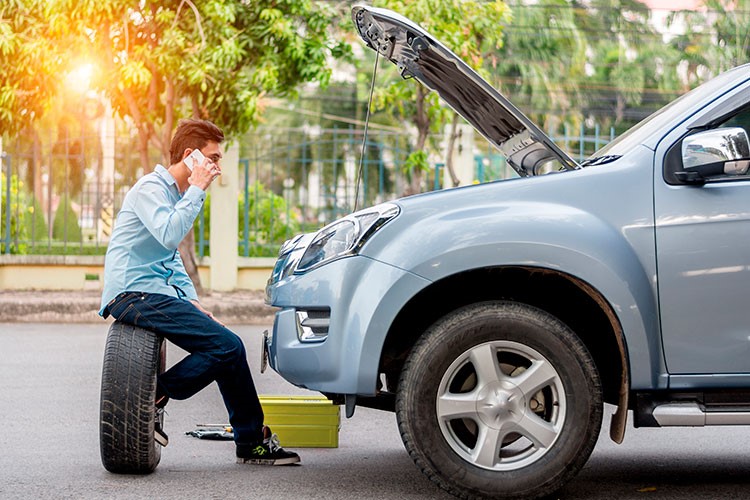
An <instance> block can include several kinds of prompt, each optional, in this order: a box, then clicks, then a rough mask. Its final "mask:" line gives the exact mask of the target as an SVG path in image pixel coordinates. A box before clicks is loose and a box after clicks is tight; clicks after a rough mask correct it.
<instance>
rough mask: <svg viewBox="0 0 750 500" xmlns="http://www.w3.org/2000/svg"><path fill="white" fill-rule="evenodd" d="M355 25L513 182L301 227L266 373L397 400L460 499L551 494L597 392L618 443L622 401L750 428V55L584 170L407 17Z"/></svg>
mask: <svg viewBox="0 0 750 500" xmlns="http://www.w3.org/2000/svg"><path fill="white" fill-rule="evenodd" d="M353 18H354V22H355V24H356V26H357V29H358V30H359V33H360V35H361V37H362V39H363V40H364V42H365V44H366V45H367V46H368V47H369V48H371V49H373V50H376V51H378V52H379V54H380V56H381V57H383V58H385V59H387V60H389V61H391V62H392V63H393V64H395V65H396V66H398V68H399V70H400V71H401V73H402V75H403V76H404V77H408V78H415V79H416V80H418V81H419V82H421V84H423V85H425V86H427V87H429V88H430V89H432V90H434V91H436V92H438V93H439V94H440V96H441V98H442V99H443V100H444V102H446V103H447V104H448V105H450V106H451V107H452V108H453V109H454V110H456V111H457V112H458V113H460V114H461V115H462V116H463V117H464V118H465V119H466V120H467V121H468V122H469V123H471V124H472V125H473V126H474V127H476V129H477V130H478V131H479V132H480V133H481V134H482V135H483V136H484V137H486V138H487V140H489V141H490V142H491V143H492V144H493V145H494V146H496V147H497V148H498V149H499V150H500V151H501V152H502V153H503V154H504V156H505V157H506V158H507V162H508V164H509V165H511V166H512V167H513V168H514V169H515V170H516V171H517V172H518V174H519V178H518V179H513V180H507V181H502V182H493V183H488V184H483V185H475V186H470V187H462V188H456V189H447V190H443V191H440V192H432V193H428V194H423V195H418V196H412V197H408V198H404V199H399V200H395V201H392V202H389V203H385V204H382V205H378V206H375V207H371V208H367V209H365V210H361V211H358V212H356V213H353V214H351V215H349V216H346V217H344V218H342V219H340V220H337V221H335V222H333V223H331V224H329V225H327V226H326V227H324V228H323V229H321V230H320V231H318V232H316V233H314V234H305V235H299V236H297V237H296V238H294V239H292V240H290V241H288V242H287V243H286V244H285V245H284V246H283V248H282V249H281V251H280V254H279V258H278V261H277V263H276V267H275V269H274V271H273V275H272V277H271V279H270V280H269V283H268V286H267V290H266V293H267V302H268V303H269V304H271V305H273V306H276V307H278V308H280V309H279V311H278V313H277V315H276V319H275V323H274V327H273V332H272V334H270V335H269V336H268V337H267V338H266V340H265V343H266V346H265V347H266V349H267V354H268V356H269V362H270V365H271V366H272V367H273V368H274V369H275V370H276V371H278V372H279V373H280V374H281V375H282V376H283V377H285V378H286V379H287V380H289V381H290V382H292V383H294V384H296V385H298V386H300V387H306V388H308V389H313V390H316V391H320V392H322V393H324V394H326V395H328V396H329V397H330V398H331V399H334V400H336V401H340V402H341V403H343V404H345V405H346V411H347V415H348V416H351V415H352V414H353V413H354V409H355V406H356V405H362V406H368V407H376V408H381V409H386V410H392V411H395V412H396V415H397V418H398V422H399V429H400V432H401V435H402V437H403V441H404V444H405V446H406V449H407V450H408V452H409V454H410V455H411V456H412V457H413V459H414V461H415V462H416V464H417V466H418V467H419V468H420V469H421V470H423V471H424V472H425V474H427V476H429V477H430V478H431V479H432V480H433V481H434V482H436V483H437V484H438V485H439V486H440V487H442V488H444V489H446V490H448V491H450V492H452V493H453V494H455V495H457V496H460V497H468V498H474V497H489V496H492V497H496V498H497V497H499V498H537V497H540V496H544V495H548V494H550V493H552V492H554V491H555V490H557V489H559V488H560V487H561V486H562V485H563V484H565V482H566V481H568V480H570V479H571V478H572V477H573V476H574V475H575V474H576V473H577V472H578V471H579V470H580V469H581V467H582V466H583V465H584V464H585V462H586V461H587V459H588V458H589V455H590V453H591V451H592V449H593V447H594V444H595V442H596V440H597V436H598V434H599V431H600V428H601V422H602V413H603V404H604V403H608V404H611V405H614V406H615V407H616V409H617V410H616V412H615V413H614V415H613V418H612V424H611V426H610V429H611V437H612V439H613V440H615V441H616V442H621V441H622V440H623V438H624V434H625V424H626V419H627V415H628V411H629V410H630V411H632V421H633V423H634V425H635V426H637V427H641V426H651V427H666V426H704V425H748V424H750V308H748V305H747V302H748V297H750V176H748V166H750V142H749V141H748V132H747V131H748V127H750V66H742V67H739V68H735V69H733V70H731V71H728V72H726V73H724V74H722V75H720V76H718V77H716V78H714V79H713V80H711V81H709V82H708V83H706V84H704V85H702V86H700V87H698V88H697V89H695V90H693V91H692V92H689V93H688V94H686V95H684V96H682V97H681V98H679V99H677V100H676V101H674V102H673V103H672V104H670V105H668V106H667V107H665V108H664V109H662V110H660V111H659V112H657V113H655V114H653V115H652V116H650V117H649V118H647V119H646V120H644V121H643V122H641V123H640V124H638V125H637V126H635V127H634V128H633V129H631V130H630V131H628V132H627V133H626V134H624V135H622V136H621V137H619V138H618V139H617V140H615V141H614V142H612V143H610V144H609V145H607V146H606V147H605V148H604V149H602V150H601V151H598V152H597V153H596V154H595V155H594V156H592V157H591V158H589V159H587V160H586V161H584V162H582V163H580V164H579V163H577V162H576V161H574V160H573V159H572V158H571V157H570V156H568V154H566V153H565V152H564V151H562V150H561V149H560V148H559V147H557V146H556V145H555V144H554V143H553V142H552V141H551V140H550V139H549V138H548V137H547V136H546V135H545V134H544V133H543V132H542V131H541V130H540V129H539V128H538V127H537V126H536V125H534V123H532V122H531V121H530V120H529V119H528V118H527V117H526V116H524V115H523V113H521V112H520V111H519V110H518V109H517V108H516V107H515V106H514V105H513V104H512V103H511V102H509V101H508V100H507V99H506V98H505V97H504V96H503V95H501V94H500V93H499V92H498V91H497V90H496V89H494V88H493V87H492V86H490V85H489V84H487V83H486V82H485V81H484V80H482V79H481V78H480V77H479V76H478V75H477V73H475V72H474V71H473V70H472V69H471V68H470V67H469V66H467V65H466V64H465V63H464V62H463V61H461V60H460V59H459V58H458V57H457V56H456V55H455V54H454V53H452V52H451V51H450V50H449V49H447V48H446V47H445V46H444V45H442V44H441V43H440V42H439V41H437V40H436V39H435V38H433V37H432V36H431V35H430V34H429V33H427V32H425V31H424V30H423V29H422V28H420V27H419V26H418V25H416V24H415V23H413V22H411V21H410V20H408V19H405V18H403V17H401V16H399V15H398V14H396V13H394V12H390V11H387V10H381V9H375V8H370V7H359V6H358V7H355V8H354V10H353ZM541 174H547V175H541Z"/></svg>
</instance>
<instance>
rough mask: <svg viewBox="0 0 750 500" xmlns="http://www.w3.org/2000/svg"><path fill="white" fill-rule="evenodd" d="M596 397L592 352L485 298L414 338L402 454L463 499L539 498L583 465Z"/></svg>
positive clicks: (538, 318)
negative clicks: (410, 458)
mask: <svg viewBox="0 0 750 500" xmlns="http://www.w3.org/2000/svg"><path fill="white" fill-rule="evenodd" d="M601 392H602V390H601V383H600V380H599V375H598V372H597V370H596V366H595V365H594V362H593V359H592V358H591V355H590V354H589V352H588V350H587V349H586V347H585V346H584V345H583V343H582V342H581V341H580V339H579V338H578V337H577V336H576V335H575V334H574V333H573V332H572V331H571V330H570V329H569V328H568V327H567V326H566V325H565V324H563V323H562V322H560V321H559V320H558V319H556V318H555V317H553V316H551V315H550V314H548V313H546V312H544V311H542V310H540V309H537V308H534V307H531V306H528V305H525V304H518V303H513V302H484V303H478V304H473V305H470V306H466V307H464V308H462V309H459V310H457V311H454V312H452V313H450V314H448V315H447V316H445V317H444V318H443V319H441V320H439V321H438V322H437V323H435V324H434V325H433V326H432V327H430V328H429V329H428V330H427V331H426V332H425V333H424V335H423V336H422V337H421V338H420V340H419V341H418V342H417V345H415V347H414V349H413V351H412V353H411V354H410V355H409V358H408V360H407V362H406V365H405V367H404V371H403V373H402V376H401V380H400V383H399V390H398V395H397V399H396V414H397V418H398V423H399V430H400V432H401V437H402V439H403V441H404V445H405V447H406V450H407V451H408V452H409V455H410V456H411V457H412V459H413V460H414V462H415V463H416V464H417V466H418V467H419V468H420V469H421V470H422V472H424V473H425V474H426V475H427V476H428V477H429V478H430V479H431V480H432V481H434V482H435V483H437V484H438V485H439V486H440V487H441V488H443V489H445V490H447V491H449V492H450V493H452V494H454V495H456V496H459V497H462V498H483V497H492V498H523V499H529V498H539V497H542V496H545V495H549V494H551V493H552V492H554V491H556V490H558V489H559V488H561V487H562V486H563V485H564V484H565V483H566V482H567V481H569V480H570V479H571V478H573V477H574V476H575V474H577V473H578V471H579V470H580V469H581V468H582V467H583V465H584V464H585V463H586V461H587V460H588V458H589V456H590V454H591V451H592V450H593V449H594V445H595V444H596V440H597V436H598V434H599V430H600V428H601V421H602V395H601ZM485 452H486V453H485Z"/></svg>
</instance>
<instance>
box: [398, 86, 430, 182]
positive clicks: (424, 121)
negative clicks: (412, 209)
mask: <svg viewBox="0 0 750 500" xmlns="http://www.w3.org/2000/svg"><path fill="white" fill-rule="evenodd" d="M426 99H427V92H426V91H425V90H424V87H422V86H421V85H419V86H417V103H416V105H417V113H416V116H415V118H414V124H415V125H416V126H417V144H416V145H415V149H416V150H417V151H424V147H425V144H427V136H428V135H429V133H430V117H429V116H428V115H427V106H426V103H425V100H426ZM423 175H424V172H422V170H421V169H419V168H415V169H414V170H413V171H412V172H411V182H410V183H409V185H408V186H407V188H406V191H405V192H404V196H409V195H412V194H417V193H420V192H422V177H423Z"/></svg>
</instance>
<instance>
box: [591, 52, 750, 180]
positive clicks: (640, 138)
mask: <svg viewBox="0 0 750 500" xmlns="http://www.w3.org/2000/svg"><path fill="white" fill-rule="evenodd" d="M747 69H748V68H747V65H745V66H739V67H737V68H734V69H731V70H729V71H727V72H725V73H722V74H721V75H719V76H717V77H716V78H713V79H711V80H709V81H708V82H706V83H704V84H703V85H700V86H699V87H696V88H694V89H693V90H691V91H690V92H688V93H687V94H683V95H682V96H680V97H678V98H677V99H675V100H674V101H672V102H671V103H669V104H668V105H666V106H664V107H663V108H661V109H660V110H658V111H656V112H655V113H653V114H652V115H650V116H648V117H647V118H645V119H643V120H642V121H641V122H639V123H638V124H637V125H635V126H634V127H632V128H631V129H630V130H628V131H627V132H625V133H624V134H623V135H621V136H619V137H618V138H617V139H615V140H614V141H612V142H610V143H609V144H607V145H606V146H604V147H603V148H602V149H600V150H599V151H597V152H596V153H594V155H593V156H592V157H591V159H590V160H587V164H588V165H592V164H600V163H601V162H597V161H595V160H596V159H598V158H601V157H603V156H612V157H620V156H622V155H624V154H625V153H627V152H628V151H631V150H632V149H633V148H634V147H636V146H638V145H639V144H646V145H647V146H649V144H648V139H653V133H654V132H653V131H654V129H658V130H662V129H663V128H664V127H668V126H670V127H674V126H676V125H677V123H672V122H673V121H674V120H675V119H676V118H678V117H679V116H680V115H683V114H684V115H685V119H687V118H689V117H690V116H692V115H694V114H695V113H696V112H698V111H699V110H700V109H701V108H703V107H704V106H705V105H706V104H708V103H709V102H711V101H713V100H714V99H716V98H717V97H718V96H717V95H715V94H716V93H717V92H718V91H719V90H722V92H721V94H724V93H726V92H728V91H729V90H731V89H732V88H735V87H737V86H738V85H740V84H741V83H742V82H744V81H745V80H747ZM732 80H736V84H735V85H732V86H731V88H730V89H724V87H725V86H726V85H727V84H728V83H729V82H731V81H732ZM686 110H689V111H690V113H687V114H686V113H685V111H686ZM649 124H650V125H652V126H650V127H646V125H649ZM664 132H666V130H665V131H664ZM649 147H651V149H653V148H654V147H655V144H654V145H651V146H649Z"/></svg>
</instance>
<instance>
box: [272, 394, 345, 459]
mask: <svg viewBox="0 0 750 500" xmlns="http://www.w3.org/2000/svg"><path fill="white" fill-rule="evenodd" d="M260 404H261V406H262V407H263V413H264V414H265V417H266V418H265V423H266V425H268V426H269V427H270V428H271V430H272V431H273V432H275V433H276V434H278V436H279V441H280V442H281V446H283V447H285V448H295V447H296V448H338V446H339V427H340V426H341V412H340V411H339V406H338V405H334V404H333V403H332V402H331V401H330V400H329V399H327V398H326V397H324V396H260Z"/></svg>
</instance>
